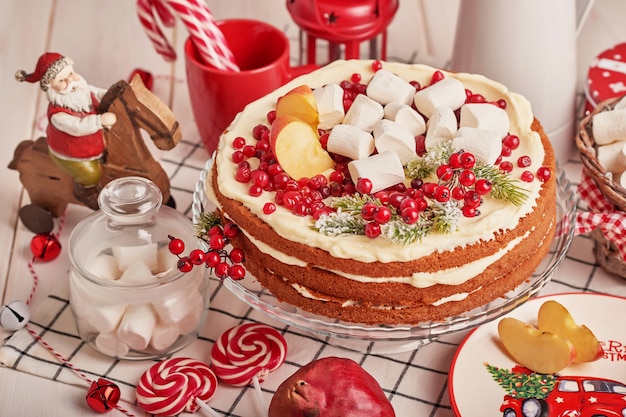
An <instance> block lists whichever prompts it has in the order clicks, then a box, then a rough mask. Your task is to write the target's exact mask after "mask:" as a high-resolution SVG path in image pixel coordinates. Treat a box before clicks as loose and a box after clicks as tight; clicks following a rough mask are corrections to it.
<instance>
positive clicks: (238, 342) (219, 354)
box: [211, 323, 287, 387]
mask: <svg viewBox="0 0 626 417" xmlns="http://www.w3.org/2000/svg"><path fill="white" fill-rule="evenodd" d="M286 355H287V342H286V341H285V338H284V337H283V335H282V334H280V332H278V331H277V330H276V329H274V328H272V327H269V326H266V325H264V324H256V323H248V324H242V325H239V326H235V327H232V328H231V329H229V330H227V331H225V332H224V333H222V335H221V336H220V338H219V339H218V340H217V341H216V342H215V344H214V345H213V348H212V349H211V367H212V368H213V370H214V371H215V374H216V375H217V377H218V378H219V379H220V380H221V381H223V382H225V383H228V384H230V385H234V386H238V387H243V386H245V385H249V384H250V383H252V382H254V379H255V378H256V379H257V380H258V381H259V382H260V381H263V380H265V378H267V375H268V374H269V373H270V372H272V371H275V370H276V369H278V367H279V366H280V365H282V364H283V362H284V361H285V356H286Z"/></svg>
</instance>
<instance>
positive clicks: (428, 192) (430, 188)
mask: <svg viewBox="0 0 626 417" xmlns="http://www.w3.org/2000/svg"><path fill="white" fill-rule="evenodd" d="M436 189H437V184H435V183H434V182H425V183H424V185H422V190H424V195H425V196H426V197H428V198H433V197H434V196H435V190H436Z"/></svg>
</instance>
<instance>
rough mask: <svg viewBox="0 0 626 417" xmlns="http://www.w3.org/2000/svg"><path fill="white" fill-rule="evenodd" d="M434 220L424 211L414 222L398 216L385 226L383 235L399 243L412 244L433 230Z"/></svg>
mask: <svg viewBox="0 0 626 417" xmlns="http://www.w3.org/2000/svg"><path fill="white" fill-rule="evenodd" d="M432 225H433V222H432V221H431V219H429V218H428V217H427V216H426V215H424V213H421V214H420V217H419V219H418V220H417V222H416V223H414V224H406V223H405V222H404V221H402V219H400V218H398V217H397V216H396V217H394V218H392V220H391V221H390V222H389V223H387V224H386V225H385V227H383V236H385V237H386V238H387V239H389V240H390V241H391V242H393V243H396V244H399V245H403V246H406V245H410V244H412V243H415V242H419V241H420V240H422V238H423V237H424V236H426V235H427V234H428V233H429V232H430V231H431V230H432Z"/></svg>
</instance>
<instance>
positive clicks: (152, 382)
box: [136, 358, 217, 416]
mask: <svg viewBox="0 0 626 417" xmlns="http://www.w3.org/2000/svg"><path fill="white" fill-rule="evenodd" d="M216 388H217V378H216V377H215V374H214V373H213V371H211V368H209V365H207V364H205V363H204V362H201V361H198V360H196V359H191V358H172V359H166V360H163V361H161V362H157V363H156V364H154V365H153V366H151V367H150V368H149V369H148V370H147V371H146V372H144V373H143V375H142V376H141V378H140V379H139V383H138V384H137V393H136V395H137V404H139V406H140V407H141V408H142V409H143V410H145V411H147V412H148V413H150V414H156V415H159V416H176V415H178V414H180V413H182V412H183V411H186V412H189V413H194V412H195V411H196V410H198V408H202V409H203V410H206V411H208V412H210V413H211V415H214V416H216V415H217V414H216V413H215V411H213V410H212V409H211V408H210V407H209V406H208V405H206V402H207V401H209V400H210V399H211V398H213V395H214V394H215V390H216Z"/></svg>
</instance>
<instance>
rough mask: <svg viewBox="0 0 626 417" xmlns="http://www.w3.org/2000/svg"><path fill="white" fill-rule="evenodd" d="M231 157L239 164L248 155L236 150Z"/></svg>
mask: <svg viewBox="0 0 626 417" xmlns="http://www.w3.org/2000/svg"><path fill="white" fill-rule="evenodd" d="M231 159H232V160H233V162H234V163H236V164H239V163H240V162H243V161H244V160H245V159H246V156H245V155H244V154H243V152H241V151H235V152H233V156H232V157H231Z"/></svg>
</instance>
